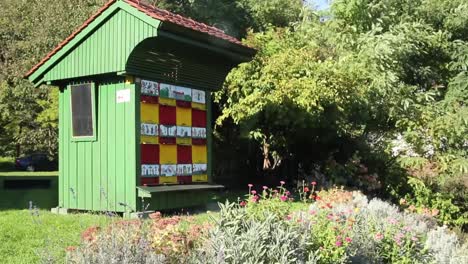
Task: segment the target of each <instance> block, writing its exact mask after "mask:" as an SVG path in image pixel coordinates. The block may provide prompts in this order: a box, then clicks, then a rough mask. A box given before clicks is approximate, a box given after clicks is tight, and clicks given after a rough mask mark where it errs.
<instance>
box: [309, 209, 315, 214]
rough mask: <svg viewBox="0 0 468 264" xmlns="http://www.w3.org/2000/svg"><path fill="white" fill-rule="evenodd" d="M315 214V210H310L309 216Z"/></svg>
mask: <svg viewBox="0 0 468 264" xmlns="http://www.w3.org/2000/svg"><path fill="white" fill-rule="evenodd" d="M316 213H317V212H316V211H315V210H310V211H309V214H311V215H315V214H316Z"/></svg>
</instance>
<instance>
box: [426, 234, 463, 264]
mask: <svg viewBox="0 0 468 264" xmlns="http://www.w3.org/2000/svg"><path fill="white" fill-rule="evenodd" d="M426 247H427V248H428V249H429V250H430V251H431V252H433V254H434V260H435V262H436V263H448V264H462V263H466V262H467V261H468V251H467V250H468V242H465V244H463V245H461V244H460V241H459V240H458V238H457V236H456V235H455V234H453V233H451V232H450V230H448V229H447V227H446V226H443V227H437V228H435V229H432V230H431V231H429V233H428V234H427V240H426Z"/></svg>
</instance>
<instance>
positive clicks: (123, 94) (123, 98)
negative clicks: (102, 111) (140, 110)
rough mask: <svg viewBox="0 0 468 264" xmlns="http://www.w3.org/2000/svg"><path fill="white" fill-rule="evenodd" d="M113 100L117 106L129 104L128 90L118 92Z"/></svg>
mask: <svg viewBox="0 0 468 264" xmlns="http://www.w3.org/2000/svg"><path fill="white" fill-rule="evenodd" d="M115 99H116V101H117V103H118V104H120V103H126V102H130V89H125V90H118V91H117V94H116V95H115Z"/></svg>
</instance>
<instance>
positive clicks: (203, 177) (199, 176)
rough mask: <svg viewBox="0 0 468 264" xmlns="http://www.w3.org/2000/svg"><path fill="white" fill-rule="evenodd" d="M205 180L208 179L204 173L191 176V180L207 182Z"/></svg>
mask: <svg viewBox="0 0 468 264" xmlns="http://www.w3.org/2000/svg"><path fill="white" fill-rule="evenodd" d="M207 181H208V175H206V174H203V175H193V176H192V182H207Z"/></svg>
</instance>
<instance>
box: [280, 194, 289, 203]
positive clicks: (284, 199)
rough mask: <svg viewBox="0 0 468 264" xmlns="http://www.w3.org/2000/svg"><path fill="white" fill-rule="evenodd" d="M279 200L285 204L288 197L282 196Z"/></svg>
mask: <svg viewBox="0 0 468 264" xmlns="http://www.w3.org/2000/svg"><path fill="white" fill-rule="evenodd" d="M280 199H281V201H283V202H286V200H288V197H287V196H284V195H281V197H280Z"/></svg>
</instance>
